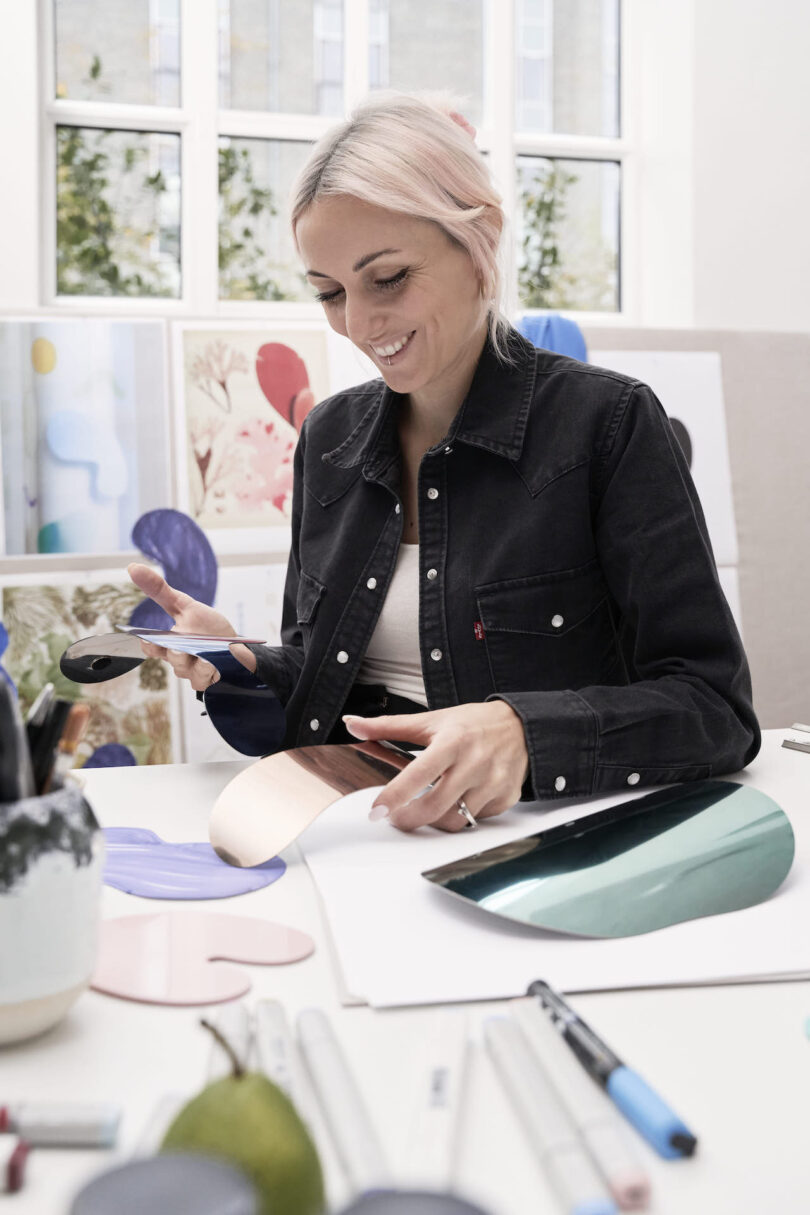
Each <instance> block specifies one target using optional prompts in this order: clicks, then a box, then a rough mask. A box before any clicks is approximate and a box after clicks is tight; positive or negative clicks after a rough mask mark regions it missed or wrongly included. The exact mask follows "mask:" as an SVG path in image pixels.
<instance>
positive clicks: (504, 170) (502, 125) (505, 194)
mask: <svg viewBox="0 0 810 1215" xmlns="http://www.w3.org/2000/svg"><path fill="white" fill-rule="evenodd" d="M514 6H515V0H509V3H508V4H504V3H503V2H502V0H487V3H486V5H485V10H484V12H485V18H484V19H485V30H486V35H487V37H486V45H487V47H488V55H489V58H488V61H487V65H486V69H485V82H486V84H485V114H486V115H487V121H486V126H487V136H488V139H487V142H488V144H489V161H490V167H491V169H492V175H493V177H494V179H495V182H496V185H497V187H498V189H499V191H500V193H501V197H502V199H503V209H504V212H505V214H506V217H507V230H506V232H505V233H504V238H503V247H504V252H505V255H506V256H505V258H504V263H503V272H504V279H505V283H504V287H505V290H504V308H505V310H506V313H507V315H508V316H514V314H515V312H516V310H517V274H516V270H515V266H514V261H515V259H514V253H513V250H512V244H513V240H514V223H515V206H516V202H517V191H516V188H515V151H514V137H513V132H514V113H515V103H514V97H515V14H514Z"/></svg>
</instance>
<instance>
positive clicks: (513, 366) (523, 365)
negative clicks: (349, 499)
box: [322, 328, 537, 479]
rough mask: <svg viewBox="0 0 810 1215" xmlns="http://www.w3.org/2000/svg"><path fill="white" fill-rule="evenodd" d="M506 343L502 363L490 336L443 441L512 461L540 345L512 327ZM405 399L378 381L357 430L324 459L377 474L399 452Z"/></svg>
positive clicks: (526, 412)
mask: <svg viewBox="0 0 810 1215" xmlns="http://www.w3.org/2000/svg"><path fill="white" fill-rule="evenodd" d="M506 347H507V350H508V353H509V356H510V358H511V362H510V363H503V362H501V360H500V359H499V358H498V356H497V355H496V353H495V351H494V350H493V348H492V344H491V342H490V340H489V338H487V341H486V345H485V346H484V349H483V351H482V353H481V358H480V359H479V360H478V366H477V367H476V369H475V375H474V376H473V381H472V384H471V385H470V391H469V392H468V393H467V396H466V398H465V400H464V402H463V404H462V406H461V408H460V409H459V411H458V413H457V414H456V416H455V418H454V419H453V422H452V424H451V426H450V430H449V431H448V433H447V436H446V438H445V439H444V440H443V442H444V443H449V444H452V443H468V444H470V445H471V446H473V447H482V448H484V450H486V451H490V452H492V453H493V454H494V455H497V456H504V457H505V458H506V459H508V460H517V459H518V458H519V456H520V454H521V452H522V450H523V440H524V437H525V433H526V424H527V421H528V416H529V407H530V404H531V400H532V396H533V393H534V381H535V373H536V364H537V359H536V350H535V348H534V346H532V344H531V342H528V341H526V339H525V338H524V337H522V336H521V335H520V334H519V333H518V332H517V330H516V329H512V328H510V329H509V330H508V332H507V334H506ZM401 399H402V398H401V396H400V395H399V394H398V393H395V392H392V391H391V389H390V388H388V387H387V385H386V384H384V383H383V382H382V381H380V382H379V388H378V391H377V392H376V393H375V392H372V393H370V395H369V408H368V409H367V410H366V412H365V414H364V415H363V417H362V418H361V419H360V421H359V422H358V424H357V425H356V426H355V428H354V430H353V431H352V432H351V434H350V435H349V436H348V437H347V438H346V439H344V440H343V442H342V443H341V444H340V445H339V446H338V447H336V448H334V449H333V450H332V451H329V452H326V453H325V454H324V455H323V456H322V460H323V462H324V463H325V464H331V465H333V466H336V467H337V468H356V467H357V466H358V465H359V464H362V465H363V473H364V475H365V476H366V477H367V478H369V479H374V478H377V477H379V476H380V474H381V473H382V472H383V471H384V470H385V469H386V468H388V466H389V465H390V464H391V463H392V462H393V461H394V460H395V459H397V458H398V456H399V443H398V440H397V434H396V408H397V403H398V402H399V401H400V400H401Z"/></svg>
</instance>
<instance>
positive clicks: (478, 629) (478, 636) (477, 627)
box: [473, 620, 484, 641]
mask: <svg viewBox="0 0 810 1215" xmlns="http://www.w3.org/2000/svg"><path fill="white" fill-rule="evenodd" d="M473 632H474V633H475V640H476V641H483V640H484V626H483V624H482V623H481V621H480V620H476V622H475V624H474V625H473Z"/></svg>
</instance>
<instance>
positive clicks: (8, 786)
mask: <svg viewBox="0 0 810 1215" xmlns="http://www.w3.org/2000/svg"><path fill="white" fill-rule="evenodd" d="M35 793H36V787H35V782H34V774H33V770H32V767H31V756H30V753H29V750H28V739H27V736H26V731H25V725H24V724H23V719H22V715H21V713H20V706H19V702H18V701H17V697H16V695H15V693H14V691H13V689H12V688H11V687H10V686H9V684H8V683H7V682H6V680H5V679H0V802H16V801H19V800H20V798H23V797H33V796H34V794H35Z"/></svg>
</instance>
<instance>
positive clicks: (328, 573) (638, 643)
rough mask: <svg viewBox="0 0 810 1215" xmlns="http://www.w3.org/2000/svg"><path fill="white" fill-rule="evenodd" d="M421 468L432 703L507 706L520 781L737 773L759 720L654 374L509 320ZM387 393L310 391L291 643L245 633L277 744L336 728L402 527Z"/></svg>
mask: <svg viewBox="0 0 810 1215" xmlns="http://www.w3.org/2000/svg"><path fill="white" fill-rule="evenodd" d="M509 349H510V353H511V356H512V358H513V363H512V364H511V365H505V364H504V363H502V362H501V361H499V360H498V359H497V357H496V356H495V354H494V352H493V350H492V349H491V347H490V346H489V345H487V346H486V347H485V349H484V352H483V354H482V356H481V359H480V361H479V364H478V367H477V370H476V373H475V377H474V380H473V383H472V386H471V388H470V391H469V394H468V396H467V398H466V400H465V401H464V404H463V405H462V407H461V409H460V410H459V412H458V414H457V415H456V418H455V420H454V421H453V424H452V426H451V427H450V430H449V431H448V433H447V435H446V437H445V439H444V440H443V441H442V442H441V443H439V444H438V445H437V446H435V447H433V448H431V449H430V450H429V451H427V452H426V453H425V455H424V456H423V458H422V461H421V464H420V468H419V481H418V493H419V571H420V598H419V633H420V638H421V650H422V671H423V675H424V681H425V690H426V693H427V697H428V702H429V705H430V707H431V708H432V709H441V708H444V707H446V706H448V705H456V704H463V703H465V702H469V701H484V700H491V699H493V698H499V699H502V700H505V701H506V702H507V703H508V704H510V705H511V706H512V707H513V709H514V710H515V711H516V712H517V713H518V714H519V716H520V718H521V720H522V722H523V726H524V730H525V734H526V742H527V745H528V751H529V757H530V765H531V774H530V779H529V780H528V781H527V782H526V785H525V786H524V796H525V797H537V798H547V797H554V796H555V795H560V794H563V795H567V796H572V795H573V796H578V797H579V796H587V795H590V794H594V793H607V792H609V791H611V790H617V789H622V788H624V787H626V786H628V785H630V786H633V785H642V786H643V785H658V784H663V783H667V782H671V781H682V780H697V779H701V778H704V777H707V776H710V775H717V774H719V773H724V772H734V771H737V770H738V769H740V768H742V767H743V766H744V765H745V764H747V763H748V762H749V761H750V760H751V759H753V757H754V756H755V755H756V753H757V751H758V749H759V743H760V736H759V728H758V725H757V721H756V717H755V715H754V711H753V708H752V704H751V686H750V677H749V672H748V666H747V662H746V659H745V655H744V652H743V649H742V644H741V642H740V638H739V635H738V633H737V630H736V628H735V626H734V622H733V619H732V616H731V613H730V611H729V608H728V605H727V604H726V601H725V599H724V597H723V593H722V591H721V589H720V585H719V582H718V578H717V573H716V569H715V564H714V560H713V557H712V552H711V547H710V543H709V538H708V535H707V531H706V525H705V522H704V519H703V514H702V511H701V507H700V503H699V501H698V498H697V495H696V492H695V489H694V485H693V483H692V481H691V478H690V475H689V471H688V468H687V466H686V462H685V460H684V458H683V455H682V452H681V450H680V447H679V446H678V443H677V440H676V439H675V437H674V434H673V431H672V430H671V428H670V426H669V423H668V421H667V418H666V416H665V414H664V412H663V410H662V408H661V406H660V405H659V403H658V401H657V400H656V398H655V397H654V395H653V393H652V392H651V391H650V389H649V388H647V387H646V386H645V385H643V384H641V383H639V382H638V381H636V380H632V379H629V378H627V377H626V376H622V375H618V374H616V373H614V372H612V371H606V370H603V369H601V368H598V367H591V366H589V365H587V364H584V363H579V362H576V361H575V360H573V359H569V358H565V357H563V356H561V355H556V354H552V353H549V352H548V351H544V350H536V349H535V348H534V347H533V346H531V345H530V344H529V343H528V342H527V341H525V340H524V339H523V338H522V337H521V336H520V335H519V334H518V333H516V332H515V331H512V332H511V333H510V335H509ZM396 410H397V396H396V394H394V393H392V392H391V391H390V390H389V389H388V388H387V387H386V386H385V384H384V383H383V382H382V380H374V381H371V382H369V383H367V384H363V385H361V386H360V387H358V388H354V389H351V390H349V391H347V392H341V393H338V394H337V395H336V396H333V397H331V398H329V399H328V400H326V401H324V402H323V403H322V404H320V405H319V406H318V407H317V408H315V409H314V410H313V411H312V412H311V413H310V415H309V416H308V417H307V419H306V422H305V424H304V426H303V429H302V432H301V436H300V440H299V443H298V448H297V451H296V456H295V487H294V493H293V517H292V550H291V556H290V564H289V571H288V576H287V584H286V591H285V597H284V610H283V620H282V641H283V645H281V646H278V647H272V648H271V647H266V646H262V647H260V646H256V647H253V649H254V652H255V653H256V655H257V659H258V668H257V674H258V676H259V677H260V678H261V679H262V680H264V682H265V683H267V684H268V686H270V687H272V688H274V689H275V690H276V692H277V693H278V695H279V696H280V698H281V699H282V701H283V702H284V703H285V705H286V711H287V734H286V737H285V740H284V745H285V746H288V747H290V746H303V745H307V744H312V743H322V742H326V741H327V740H329V738H330V736H333V737H334V731H335V730H336V728H339V722H340V715H341V711H342V709H343V705H344V702H345V701H346V698H347V696H348V694H349V692H350V690H351V688H352V685H353V683H354V681H355V678H356V676H357V673H358V671H359V669H360V664H361V661H362V659H363V655H364V653H365V650H366V647H367V645H368V642H369V639H370V637H371V635H372V632H373V631H374V626H375V624H376V622H377V618H378V616H379V613H380V608H381V606H382V603H383V599H384V597H385V594H386V591H387V589H388V584H389V582H390V580H391V576H392V573H393V570H394V565H395V561H396V556H397V551H398V548H399V544H400V540H401V538H402V520H403V516H402V511H401V504H400V499H399V489H400V453H399V445H398V440H397V431H396V424H395V420H396Z"/></svg>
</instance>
